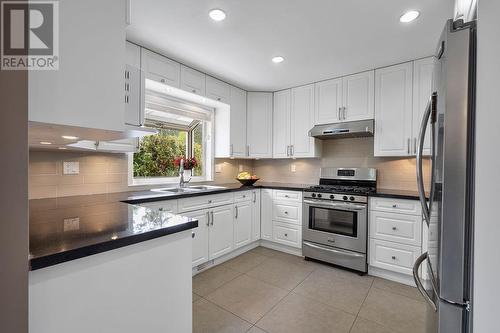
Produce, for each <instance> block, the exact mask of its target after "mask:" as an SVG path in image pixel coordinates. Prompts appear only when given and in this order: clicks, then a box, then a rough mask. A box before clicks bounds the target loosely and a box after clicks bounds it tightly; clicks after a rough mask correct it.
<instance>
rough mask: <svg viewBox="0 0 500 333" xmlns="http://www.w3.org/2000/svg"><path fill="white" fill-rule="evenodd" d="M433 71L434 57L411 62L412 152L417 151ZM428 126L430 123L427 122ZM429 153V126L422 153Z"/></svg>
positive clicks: (429, 94) (430, 90)
mask: <svg viewBox="0 0 500 333" xmlns="http://www.w3.org/2000/svg"><path fill="white" fill-rule="evenodd" d="M433 71H434V57H429V58H425V59H420V60H416V61H414V62H413V142H412V143H413V154H416V153H417V149H416V146H417V138H418V135H419V133H420V125H421V124H422V117H423V116H424V112H425V108H426V107H427V103H428V102H429V99H430V97H431V93H432V72H433ZM427 126H430V123H428V124H427ZM430 154H431V140H430V127H427V133H426V135H425V140H424V155H430Z"/></svg>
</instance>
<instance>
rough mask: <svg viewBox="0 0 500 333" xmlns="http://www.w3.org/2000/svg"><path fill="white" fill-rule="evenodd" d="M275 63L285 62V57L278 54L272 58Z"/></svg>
mask: <svg viewBox="0 0 500 333" xmlns="http://www.w3.org/2000/svg"><path fill="white" fill-rule="evenodd" d="M271 60H272V61H273V62H274V63H275V64H279V63H280V62H283V60H285V58H283V57H282V56H277V57H273V59H271Z"/></svg>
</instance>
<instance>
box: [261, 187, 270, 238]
mask: <svg viewBox="0 0 500 333" xmlns="http://www.w3.org/2000/svg"><path fill="white" fill-rule="evenodd" d="M260 236H261V238H262V239H265V240H272V239H273V190H270V189H262V190H261V222H260Z"/></svg>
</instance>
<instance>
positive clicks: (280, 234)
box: [273, 221, 302, 247]
mask: <svg viewBox="0 0 500 333" xmlns="http://www.w3.org/2000/svg"><path fill="white" fill-rule="evenodd" d="M300 228H301V227H299V226H296V225H290V224H288V223H280V222H276V221H274V222H273V240H274V241H275V242H276V243H281V244H284V245H288V246H293V247H300V245H301V244H302V242H301V232H300Z"/></svg>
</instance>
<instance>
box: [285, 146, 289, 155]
mask: <svg viewBox="0 0 500 333" xmlns="http://www.w3.org/2000/svg"><path fill="white" fill-rule="evenodd" d="M286 156H287V157H288V156H290V146H286Z"/></svg>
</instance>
